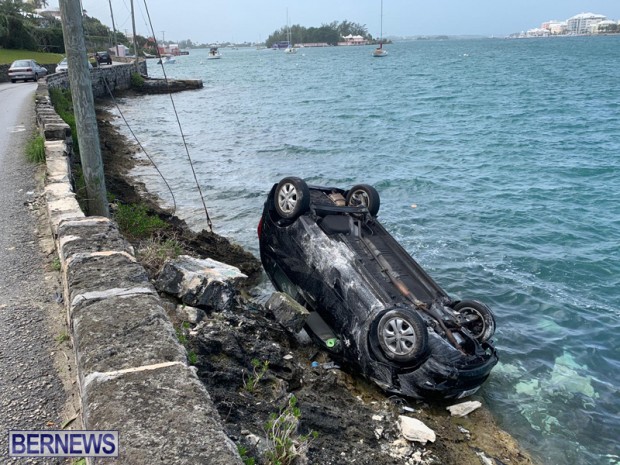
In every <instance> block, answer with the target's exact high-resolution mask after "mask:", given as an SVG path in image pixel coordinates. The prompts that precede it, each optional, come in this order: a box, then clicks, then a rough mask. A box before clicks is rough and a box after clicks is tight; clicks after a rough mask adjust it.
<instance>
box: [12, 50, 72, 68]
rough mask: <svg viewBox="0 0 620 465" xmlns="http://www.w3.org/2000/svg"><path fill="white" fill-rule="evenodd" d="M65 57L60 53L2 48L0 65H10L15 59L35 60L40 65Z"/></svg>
mask: <svg viewBox="0 0 620 465" xmlns="http://www.w3.org/2000/svg"><path fill="white" fill-rule="evenodd" d="M63 58H64V55H63V54H60V53H45V52H33V51H32V50H6V49H3V48H0V65H10V64H11V63H13V62H14V61H15V60H34V61H36V62H37V63H39V64H40V65H53V64H56V63H60V60H62V59H63Z"/></svg>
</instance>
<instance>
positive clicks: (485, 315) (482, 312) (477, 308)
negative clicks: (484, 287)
mask: <svg viewBox="0 0 620 465" xmlns="http://www.w3.org/2000/svg"><path fill="white" fill-rule="evenodd" d="M454 310H455V311H456V312H458V313H460V314H461V315H462V316H465V317H468V319H471V318H472V317H474V318H473V319H471V321H469V322H467V323H465V324H464V325H463V326H465V328H467V330H468V331H469V332H471V333H472V336H473V337H474V338H475V339H477V340H478V341H479V342H486V341H488V340H489V339H491V337H492V336H493V334H494V333H495V317H494V316H493V312H491V309H490V308H489V307H487V306H486V305H485V304H483V303H482V302H478V301H477V300H461V301H460V302H458V303H457V304H456V305H455V306H454Z"/></svg>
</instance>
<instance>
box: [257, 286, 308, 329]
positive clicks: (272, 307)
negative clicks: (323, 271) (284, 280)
mask: <svg viewBox="0 0 620 465" xmlns="http://www.w3.org/2000/svg"><path fill="white" fill-rule="evenodd" d="M266 307H267V310H269V311H270V312H271V313H273V316H274V317H275V318H276V321H277V322H278V323H280V324H281V325H282V326H283V327H284V328H285V329H287V330H288V331H290V332H291V333H293V334H296V333H298V332H299V331H301V330H302V329H303V327H304V324H305V323H306V319H307V318H308V316H309V315H310V312H308V310H306V309H305V308H304V307H303V306H301V305H300V304H299V303H298V302H296V301H295V300H293V298H292V297H291V296H289V295H288V294H285V293H283V292H274V293H273V294H272V295H271V297H270V298H269V300H268V301H267V304H266Z"/></svg>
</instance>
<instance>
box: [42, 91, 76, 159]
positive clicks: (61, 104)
mask: <svg viewBox="0 0 620 465" xmlns="http://www.w3.org/2000/svg"><path fill="white" fill-rule="evenodd" d="M49 95H50V100H51V101H52V105H54V110H56V113H58V116H60V117H61V118H62V119H63V121H64V122H65V123H67V124H68V125H69V127H70V128H71V138H72V139H73V150H74V152H75V153H76V154H78V153H80V147H79V141H78V134H77V126H76V124H75V114H74V113H73V99H72V98H71V91H70V90H69V89H58V88H53V89H49Z"/></svg>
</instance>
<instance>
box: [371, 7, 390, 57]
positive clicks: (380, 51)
mask: <svg viewBox="0 0 620 465" xmlns="http://www.w3.org/2000/svg"><path fill="white" fill-rule="evenodd" d="M387 54H388V52H387V50H385V49H384V48H383V0H381V34H380V35H379V46H378V47H377V48H376V49H374V50H373V52H372V56H373V57H377V58H381V57H384V56H387Z"/></svg>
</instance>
